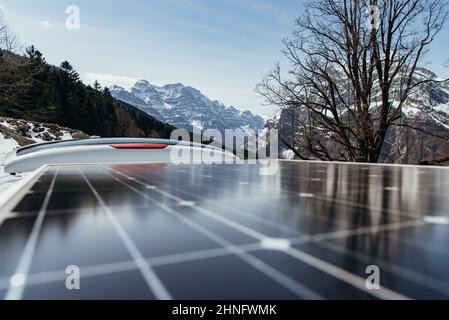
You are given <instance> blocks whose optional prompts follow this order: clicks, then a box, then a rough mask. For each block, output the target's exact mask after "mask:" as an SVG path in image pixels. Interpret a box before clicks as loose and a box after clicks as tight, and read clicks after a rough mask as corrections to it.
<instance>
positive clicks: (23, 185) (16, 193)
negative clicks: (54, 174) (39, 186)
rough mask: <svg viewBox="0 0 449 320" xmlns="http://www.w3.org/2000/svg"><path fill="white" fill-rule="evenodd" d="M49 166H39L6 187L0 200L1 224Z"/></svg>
mask: <svg viewBox="0 0 449 320" xmlns="http://www.w3.org/2000/svg"><path fill="white" fill-rule="evenodd" d="M47 167H48V166H47V165H43V166H41V167H39V168H38V169H36V170H34V171H32V172H30V173H29V175H27V176H25V177H23V178H22V179H20V180H19V181H17V182H16V183H14V184H13V185H12V186H11V187H10V188H8V189H6V191H5V194H4V195H3V197H2V200H0V225H1V224H2V222H3V221H4V220H5V218H7V217H8V214H9V213H10V211H11V209H12V208H13V207H14V206H15V205H16V204H17V203H18V202H19V201H20V200H21V199H22V197H23V196H24V195H25V194H26V193H27V192H28V191H29V190H30V188H31V186H32V185H33V183H34V182H36V181H37V180H38V179H39V178H40V176H41V175H42V174H43V173H44V171H45V170H46V169H47Z"/></svg>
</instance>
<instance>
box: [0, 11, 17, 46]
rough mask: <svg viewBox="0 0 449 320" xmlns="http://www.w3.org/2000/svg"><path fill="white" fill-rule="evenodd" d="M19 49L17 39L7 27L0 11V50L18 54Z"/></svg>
mask: <svg viewBox="0 0 449 320" xmlns="http://www.w3.org/2000/svg"><path fill="white" fill-rule="evenodd" d="M20 48H21V46H20V43H19V39H18V38H17V36H16V35H15V34H14V32H13V31H12V30H11V28H10V27H9V26H8V24H7V23H6V21H5V18H4V17H3V16H2V12H1V11H0V50H7V51H11V52H18V51H19V50H20Z"/></svg>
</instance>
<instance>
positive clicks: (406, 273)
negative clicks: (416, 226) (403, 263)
mask: <svg viewBox="0 0 449 320" xmlns="http://www.w3.org/2000/svg"><path fill="white" fill-rule="evenodd" d="M316 244H317V245H318V246H321V247H324V248H326V249H329V250H331V251H334V252H336V253H339V254H343V255H346V256H348V257H352V258H354V259H356V260H358V261H360V262H363V263H366V264H367V265H370V264H373V263H375V264H377V265H382V270H383V271H388V272H390V273H391V274H394V275H395V276H398V277H402V278H404V279H407V280H408V281H410V282H415V283H417V284H419V285H421V286H423V287H427V288H430V289H432V290H435V291H438V292H441V293H443V294H444V295H446V296H449V283H448V282H446V281H443V280H441V279H436V278H434V277H431V276H428V275H426V274H423V273H421V272H416V271H414V270H410V269H408V268H403V267H400V266H398V265H396V264H394V263H391V262H388V261H386V260H383V259H381V258H375V259H373V257H371V256H368V255H366V254H364V253H360V252H357V251H354V250H351V249H348V248H344V247H341V246H339V245H336V244H334V243H330V242H316Z"/></svg>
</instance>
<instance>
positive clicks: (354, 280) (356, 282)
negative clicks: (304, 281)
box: [105, 172, 408, 300]
mask: <svg viewBox="0 0 449 320" xmlns="http://www.w3.org/2000/svg"><path fill="white" fill-rule="evenodd" d="M105 173H106V172H105ZM106 174H107V175H110V174H109V173H106ZM110 176H112V175H110ZM112 177H113V176H112ZM116 179H117V178H116ZM136 180H137V179H136ZM118 181H121V180H119V179H118ZM122 183H123V184H124V185H127V186H128V187H131V188H133V187H132V186H130V185H129V184H127V183H125V182H123V181H122ZM134 189H135V188H134ZM135 191H136V192H138V193H139V194H141V195H142V196H144V197H147V198H148V199H153V198H151V197H149V196H148V195H146V194H145V193H142V192H141V191H140V190H138V189H135ZM156 191H157V190H156ZM153 200H154V199H153ZM179 201H183V199H181V198H179ZM155 203H157V201H155ZM194 208H195V209H196V210H197V211H198V212H200V213H203V214H205V215H207V216H209V217H211V218H214V219H216V220H217V221H219V222H221V223H223V224H226V225H228V226H229V227H231V228H234V229H235V230H237V231H240V232H242V233H245V234H247V235H248V236H250V237H253V238H255V239H256V240H262V239H264V238H269V237H268V236H265V235H263V234H261V233H260V232H257V231H254V230H252V229H250V228H247V227H245V226H243V225H240V224H239V223H237V222H235V221H232V220H230V219H227V218H224V217H222V216H220V215H218V214H215V213H213V212H212V211H210V210H206V209H204V208H200V207H198V206H195V207H194ZM285 253H287V254H289V255H291V256H292V257H294V258H296V259H298V260H300V261H302V262H304V263H306V264H309V265H311V266H313V267H315V268H317V269H319V270H321V271H323V272H325V273H327V274H329V275H331V276H333V277H335V278H337V279H339V280H341V281H343V282H346V283H348V284H350V285H351V286H353V287H355V288H357V289H359V290H362V291H365V292H366V293H368V294H370V295H373V296H375V297H377V298H380V299H401V300H402V299H408V298H407V297H406V296H403V295H401V294H399V293H397V292H394V291H393V290H390V289H387V288H383V290H379V291H377V290H369V289H368V288H367V287H366V284H365V279H363V278H361V277H359V276H357V275H355V274H353V273H351V272H348V271H346V270H343V269H341V268H339V267H337V266H334V265H332V264H330V263H327V262H326V261H323V260H321V259H318V258H316V257H313V256H311V255H309V254H307V253H305V252H302V251H300V250H298V249H295V248H290V249H289V250H287V251H285Z"/></svg>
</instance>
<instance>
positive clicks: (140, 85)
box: [134, 79, 151, 88]
mask: <svg viewBox="0 0 449 320" xmlns="http://www.w3.org/2000/svg"><path fill="white" fill-rule="evenodd" d="M149 86H151V83H150V82H149V81H148V80H145V79H139V80H138V81H137V82H136V83H135V84H134V87H136V88H147V87H149Z"/></svg>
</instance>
